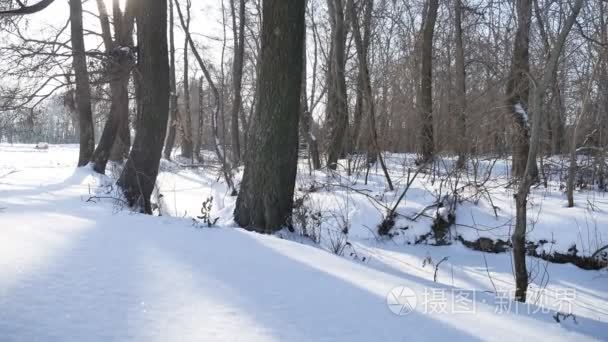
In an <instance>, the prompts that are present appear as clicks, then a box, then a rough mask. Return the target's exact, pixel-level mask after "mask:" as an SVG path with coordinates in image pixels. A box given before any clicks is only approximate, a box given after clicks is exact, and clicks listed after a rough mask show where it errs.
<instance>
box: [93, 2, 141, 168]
mask: <svg viewBox="0 0 608 342" xmlns="http://www.w3.org/2000/svg"><path fill="white" fill-rule="evenodd" d="M132 2H133V1H132V0H131V1H129V2H127V4H126V6H127V8H126V10H125V13H124V14H123V13H122V12H121V11H120V8H119V7H118V6H117V0H114V17H115V18H116V19H115V20H114V31H115V33H116V34H115V35H114V36H115V39H112V33H111V30H110V20H109V17H108V12H107V9H106V6H105V3H104V2H103V0H97V8H98V10H99V20H100V23H101V28H102V38H103V42H104V45H105V49H106V54H107V55H108V59H109V63H108V66H107V69H106V72H107V77H108V79H109V83H110V96H111V107H110V115H109V117H108V120H107V121H106V124H105V126H104V129H103V132H102V134H101V138H100V139H99V143H98V144H97V148H96V149H95V152H94V154H93V157H92V159H91V161H92V162H93V169H94V170H95V171H96V172H99V173H101V174H103V173H105V169H106V164H107V162H108V159H109V160H113V161H119V162H122V161H123V160H124V159H125V158H126V157H127V155H128V153H129V149H130V147H131V132H130V130H129V89H128V87H129V74H130V72H131V67H132V65H133V59H134V55H133V53H132V52H131V49H132V47H133V38H132V37H131V36H132V34H133V21H134V18H133V13H132V11H133V9H132V6H133V4H132ZM125 47H127V48H128V50H125V49H124V48H125Z"/></svg>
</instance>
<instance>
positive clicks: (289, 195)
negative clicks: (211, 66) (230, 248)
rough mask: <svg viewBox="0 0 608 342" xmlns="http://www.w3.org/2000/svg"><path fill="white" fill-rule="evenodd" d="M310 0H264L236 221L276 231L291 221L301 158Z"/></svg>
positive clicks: (264, 230)
mask: <svg viewBox="0 0 608 342" xmlns="http://www.w3.org/2000/svg"><path fill="white" fill-rule="evenodd" d="M304 14H305V0H294V1H283V0H265V1H264V2H263V17H262V48H261V51H260V53H261V56H260V65H259V78H258V80H257V84H258V85H257V89H258V92H259V101H258V102H257V104H256V110H255V114H254V117H253V118H252V119H251V120H254V121H253V126H252V127H251V131H250V134H249V140H248V141H249V145H248V148H247V152H246V156H245V171H244V174H243V181H242V182H241V190H240V192H239V195H238V198H237V202H236V209H235V211H234V218H235V221H236V222H237V223H238V224H239V225H240V226H241V227H245V228H247V229H251V230H255V231H258V232H266V233H270V232H274V231H277V230H279V229H281V227H282V226H283V225H285V224H286V223H288V222H289V217H290V215H291V209H292V205H293V192H294V186H295V180H296V170H297V161H298V121H299V120H298V119H299V114H298V113H299V111H300V97H301V85H302V80H301V77H302V65H303V63H302V56H303V47H304V44H303V38H304V31H305V24H304Z"/></svg>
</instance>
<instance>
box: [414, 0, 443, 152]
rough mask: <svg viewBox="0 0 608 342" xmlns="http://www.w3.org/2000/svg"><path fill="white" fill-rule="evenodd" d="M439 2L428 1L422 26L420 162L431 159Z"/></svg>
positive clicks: (432, 150)
mask: <svg viewBox="0 0 608 342" xmlns="http://www.w3.org/2000/svg"><path fill="white" fill-rule="evenodd" d="M438 9H439V0H428V7H427V12H426V16H425V18H424V23H423V26H422V44H421V60H420V90H419V93H418V95H419V101H418V104H419V115H420V119H421V120H422V129H421V133H420V142H419V144H420V151H421V160H420V161H421V162H422V163H426V162H429V161H431V160H432V159H433V155H434V154H435V142H434V133H433V35H434V32H435V21H437V10H438Z"/></svg>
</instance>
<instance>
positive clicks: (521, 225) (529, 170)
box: [511, 0, 583, 302]
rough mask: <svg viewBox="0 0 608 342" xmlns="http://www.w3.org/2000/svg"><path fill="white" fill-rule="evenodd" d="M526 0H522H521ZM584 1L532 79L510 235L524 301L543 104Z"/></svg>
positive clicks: (518, 287)
mask: <svg viewBox="0 0 608 342" xmlns="http://www.w3.org/2000/svg"><path fill="white" fill-rule="evenodd" d="M523 1H525V0H523ZM582 5H583V0H576V1H575V3H574V5H572V12H571V13H570V15H569V16H568V17H567V19H566V22H565V23H564V25H563V26H562V28H561V31H560V32H559V35H558V37H557V38H556V40H555V43H554V45H553V48H552V49H551V50H550V52H549V60H548V63H547V64H546V66H545V68H544V70H543V73H542V77H541V78H540V79H539V80H537V81H536V82H535V87H534V92H533V95H532V96H533V97H532V103H531V104H532V106H531V112H532V133H531V136H530V148H529V151H528V155H527V160H526V168H525V172H524V175H523V176H524V177H523V179H522V180H521V181H520V182H519V187H518V189H517V194H516V195H515V209H516V218H515V230H514V231H513V235H512V236H511V242H512V243H513V267H514V269H515V300H517V301H520V302H525V301H526V292H527V289H528V270H527V268H526V225H527V202H528V195H529V194H530V186H531V185H532V183H533V182H534V179H535V177H536V175H535V174H534V173H535V170H537V169H536V157H537V153H538V147H539V144H540V131H541V124H542V112H543V111H542V107H543V103H544V97H545V93H546V91H547V89H548V88H549V87H550V86H552V85H553V81H554V77H555V75H556V73H555V70H556V69H557V66H558V62H559V57H560V55H561V53H562V49H563V47H564V44H565V42H566V38H567V37H568V34H569V33H570V30H571V29H572V25H573V24H574V21H575V20H576V17H577V16H578V13H579V12H580V10H581V7H582Z"/></svg>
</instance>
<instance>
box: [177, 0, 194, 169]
mask: <svg viewBox="0 0 608 342" xmlns="http://www.w3.org/2000/svg"><path fill="white" fill-rule="evenodd" d="M190 7H191V2H190V0H186V20H185V22H186V28H185V30H187V31H189V30H190ZM188 68H189V64H188V38H187V37H186V38H185V39H184V101H183V103H184V111H183V112H182V119H181V120H180V121H181V123H182V157H184V158H187V159H192V113H191V111H190V79H189V77H190V75H189V70H188Z"/></svg>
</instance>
